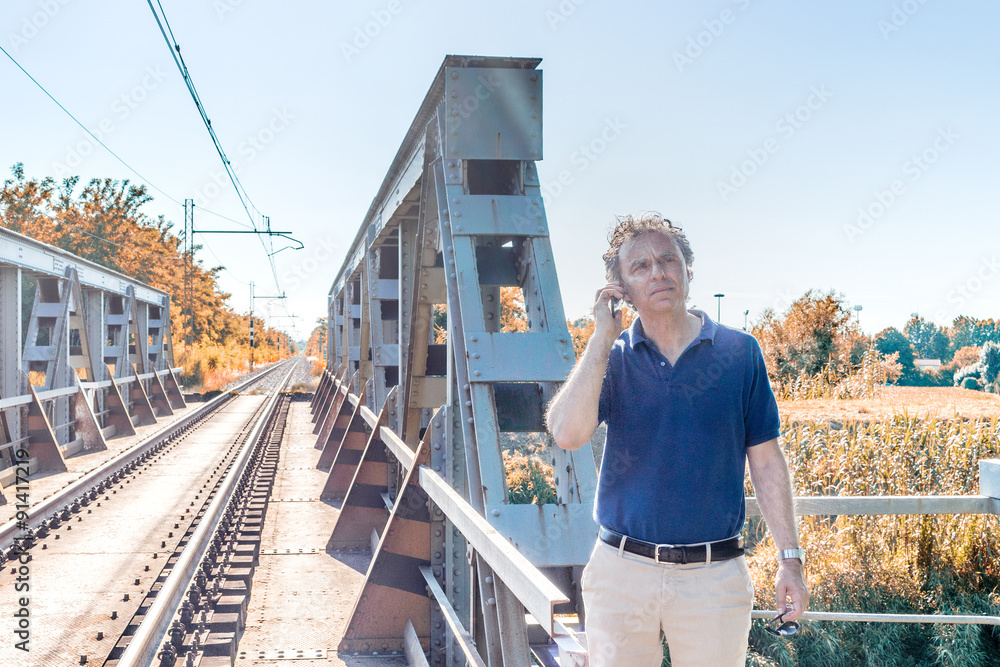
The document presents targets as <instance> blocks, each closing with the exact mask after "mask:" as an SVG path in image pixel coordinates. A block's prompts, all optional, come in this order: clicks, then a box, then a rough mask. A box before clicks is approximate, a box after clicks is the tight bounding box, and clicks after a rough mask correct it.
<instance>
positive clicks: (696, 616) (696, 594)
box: [581, 540, 753, 667]
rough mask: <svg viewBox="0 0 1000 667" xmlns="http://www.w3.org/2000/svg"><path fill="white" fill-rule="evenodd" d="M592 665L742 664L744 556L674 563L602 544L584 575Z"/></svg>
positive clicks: (749, 602)
mask: <svg viewBox="0 0 1000 667" xmlns="http://www.w3.org/2000/svg"><path fill="white" fill-rule="evenodd" d="M581 583H582V589H583V603H584V606H585V608H586V632H587V645H588V653H589V654H590V665H591V667H610V666H612V665H616V666H618V665H620V666H623V667H624V666H628V667H645V666H649V667H658V666H659V664H660V662H661V660H662V658H663V650H662V647H661V637H666V640H667V645H668V646H669V647H670V659H671V663H672V665H673V667H694V666H695V665H698V666H701V665H704V666H706V667H743V666H744V664H745V662H746V650H747V637H748V636H749V634H750V610H751V609H752V607H753V583H752V582H751V581H750V573H749V571H748V570H747V565H746V559H745V558H744V557H743V556H740V557H739V558H733V559H730V560H725V561H721V562H717V563H712V564H711V565H705V564H704V563H701V564H697V563H689V564H687V565H675V564H670V563H664V564H657V563H656V562H654V561H652V560H650V559H648V558H643V557H642V556H637V555H635V554H631V553H629V552H627V551H624V552H619V550H618V549H616V548H615V547H612V546H609V545H607V544H605V543H604V542H602V541H600V540H598V541H597V545H596V546H595V547H594V551H593V553H592V554H591V557H590V562H589V563H587V567H586V568H584V571H583V579H582V582H581Z"/></svg>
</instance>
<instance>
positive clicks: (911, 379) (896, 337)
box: [874, 327, 921, 385]
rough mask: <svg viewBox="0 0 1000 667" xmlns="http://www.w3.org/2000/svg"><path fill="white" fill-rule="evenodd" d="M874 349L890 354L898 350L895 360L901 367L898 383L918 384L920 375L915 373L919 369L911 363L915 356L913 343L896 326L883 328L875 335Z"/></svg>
mask: <svg viewBox="0 0 1000 667" xmlns="http://www.w3.org/2000/svg"><path fill="white" fill-rule="evenodd" d="M874 342H875V349H877V350H878V351H879V352H881V353H882V354H892V353H893V352H898V353H899V357H898V358H897V361H898V362H899V364H900V365H901V366H902V367H903V372H902V375H901V376H900V378H899V384H901V385H908V384H919V383H920V379H921V378H920V376H919V375H917V374H918V373H920V371H918V370H917V368H916V366H914V365H913V360H914V359H915V358H916V357H915V356H914V350H913V344H912V343H910V339H909V338H907V337H906V336H904V335H903V334H902V333H900V331H899V329H897V328H896V327H889V328H888V329H883V330H882V331H880V332H879V333H878V334H877V335H876V336H875V341H874Z"/></svg>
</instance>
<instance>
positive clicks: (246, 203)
mask: <svg viewBox="0 0 1000 667" xmlns="http://www.w3.org/2000/svg"><path fill="white" fill-rule="evenodd" d="M146 2H147V4H148V5H149V9H150V11H151V12H152V13H153V17H154V18H155V19H156V24H157V26H158V27H159V29H160V34H161V35H163V40H164V41H165V42H166V43H167V47H168V48H169V49H170V55H171V57H172V58H173V61H174V64H175V65H176V66H177V69H178V71H180V73H181V77H182V78H183V79H184V85H185V86H186V87H187V89H188V92H189V93H190V94H191V99H192V100H194V104H195V107H196V108H197V109H198V114H199V115H200V116H201V119H202V122H203V123H204V124H205V129H207V130H208V134H209V136H210V137H211V138H212V143H213V145H214V146H215V150H216V152H217V153H218V154H219V159H221V160H222V165H223V168H224V169H225V170H226V174H227V175H228V176H229V181H230V182H231V183H232V184H233V188H234V189H235V190H236V195H237V196H238V197H239V199H240V203H241V204H242V205H243V209H244V210H245V211H246V214H247V217H248V218H249V219H250V224H251V225H252V226H253V229H254V231H257V232H258V238H260V242H261V246H262V247H263V248H264V252H265V253H267V256H268V263H269V264H270V265H271V273H272V275H273V277H274V285H275V287H276V288H277V289H279V290H280V289H281V286H280V284H279V281H278V269H277V266H276V265H275V262H274V252H273V251H274V246H273V243H270V241H271V239H270V238H268V240H267V241H265V240H264V238H263V236H264V235H269V233H270V229H269V228H268V229H266V230H264V231H263V232H261V231H260V230H259V229H258V227H257V222H256V220H255V219H254V215H253V213H251V212H250V209H251V208H252V209H253V211H254V213H256V214H257V215H259V216H260V217H261V219H262V221H263V219H264V216H263V214H261V212H260V210H259V209H258V208H257V207H256V206H255V205H254V203H253V201H252V200H251V199H250V196H249V194H247V192H246V189H245V188H244V187H243V184H242V183H241V182H240V179H239V176H237V174H236V170H235V169H234V168H233V166H232V164H231V163H230V161H229V158H228V157H227V156H226V151H225V149H223V147H222V142H221V141H219V137H218V135H217V134H216V133H215V129H214V128H213V127H212V121H211V120H210V119H209V117H208V112H207V111H206V110H205V105H204V104H202V101H201V96H200V95H199V94H198V90H197V88H195V85H194V81H193V80H192V78H191V73H190V71H189V70H188V67H187V63H185V62H184V56H183V55H181V47H180V44H178V43H177V39H176V38H175V37H174V31H173V28H171V27H170V21H169V20H168V19H167V14H166V12H165V11H164V10H163V5H162V4H160V0H156V7H154V6H153V0H146ZM157 7H159V12H157ZM269 245H270V247H269Z"/></svg>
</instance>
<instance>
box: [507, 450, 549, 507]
mask: <svg viewBox="0 0 1000 667" xmlns="http://www.w3.org/2000/svg"><path fill="white" fill-rule="evenodd" d="M503 467H504V472H505V473H506V477H507V491H508V493H509V497H510V502H511V504H512V505H528V504H535V505H544V504H546V503H554V502H556V489H555V481H554V479H553V475H552V466H550V465H549V464H547V463H546V462H545V461H543V460H542V459H541V457H539V456H537V455H536V454H532V453H529V454H525V453H522V452H519V451H514V452H506V451H505V452H504V453H503Z"/></svg>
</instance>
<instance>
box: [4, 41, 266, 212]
mask: <svg viewBox="0 0 1000 667" xmlns="http://www.w3.org/2000/svg"><path fill="white" fill-rule="evenodd" d="M0 51H2V52H3V54H4V55H5V56H7V57H8V58H9V59H10V61H11V62H12V63H14V66H15V67H17V68H18V69H19V70H21V72H23V73H24V75H25V76H26V77H28V78H29V79H30V80H31V82H32V83H33V84H35V86H37V87H38V89H39V90H41V91H42V92H43V93H45V96H46V97H48V98H49V99H50V100H52V101H53V102H54V103H55V105H56V106H57V107H59V109H60V110H62V112H63V113H65V114H66V115H67V116H69V118H70V119H71V120H72V121H73V122H74V123H76V124H77V125H78V126H79V127H80V129H81V130H83V131H84V132H86V133H87V135H88V136H90V138H91V139H93V140H94V141H95V142H97V144H98V145H99V146H100V147H101V148H103V149H104V150H106V151H107V152H108V154H110V155H111V157H113V158H114V159H116V160H118V162H120V163H121V164H122V165H123V166H124V167H125V168H126V169H128V170H129V171H131V172H132V173H133V174H135V175H136V177H138V178H139V180H141V181H142V182H143V183H145V184H146V185H148V186H149V187H150V188H152V189H153V190H156V191H157V192H159V193H160V194H161V195H163V196H164V197H166V198H167V199H168V200H169V201H171V202H173V203H174V204H177V205H178V206H180V207H182V208H183V207H184V204H183V203H182V202H181V201H180V200H179V199H177V198H176V197H172V196H170V195H169V194H168V193H167V192H165V191H164V190H163V189H162V188H160V187H157V185H156V184H155V183H153V182H152V181H151V180H149V179H148V178H146V177H145V176H143V175H142V174H140V173H139V171H138V170H137V169H136V168H135V167H133V166H132V165H130V164H129V163H128V162H126V161H125V160H124V158H122V157H121V156H120V155H118V153H116V152H114V151H113V150H111V148H110V147H109V146H108V145H107V144H105V143H104V142H103V141H101V140H100V139H99V138H98V137H97V136H96V135H95V134H94V133H93V132H91V131H90V129H88V128H87V126H85V125H84V124H83V123H81V122H80V121H79V119H77V117H76V116H74V115H73V113H72V112H71V111H70V110H69V109H67V108H66V107H65V106H64V105H63V104H62V102H60V101H59V100H57V99H56V98H55V96H53V95H52V93H50V92H49V91H48V90H47V89H46V88H45V86H43V85H42V84H41V83H39V81H38V79H36V78H35V77H33V76H32V75H31V73H30V72H28V70H26V69H24V66H22V65H21V63H19V62H18V61H17V60H16V59H15V58H14V56H12V55H11V54H10V53H8V52H7V50H6V49H4V48H3V47H2V46H0ZM200 210H202V211H204V212H205V213H208V214H210V215H214V216H216V217H218V218H221V219H223V220H228V221H229V222H233V223H236V224H237V225H240V226H242V227H246V228H247V229H253V228H254V227H253V226H252V225H248V224H247V223H245V222H242V221H241V220H235V219H233V218H230V217H229V216H226V215H222V214H221V213H216V212H215V211H212V210H210V209H207V208H200Z"/></svg>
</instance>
